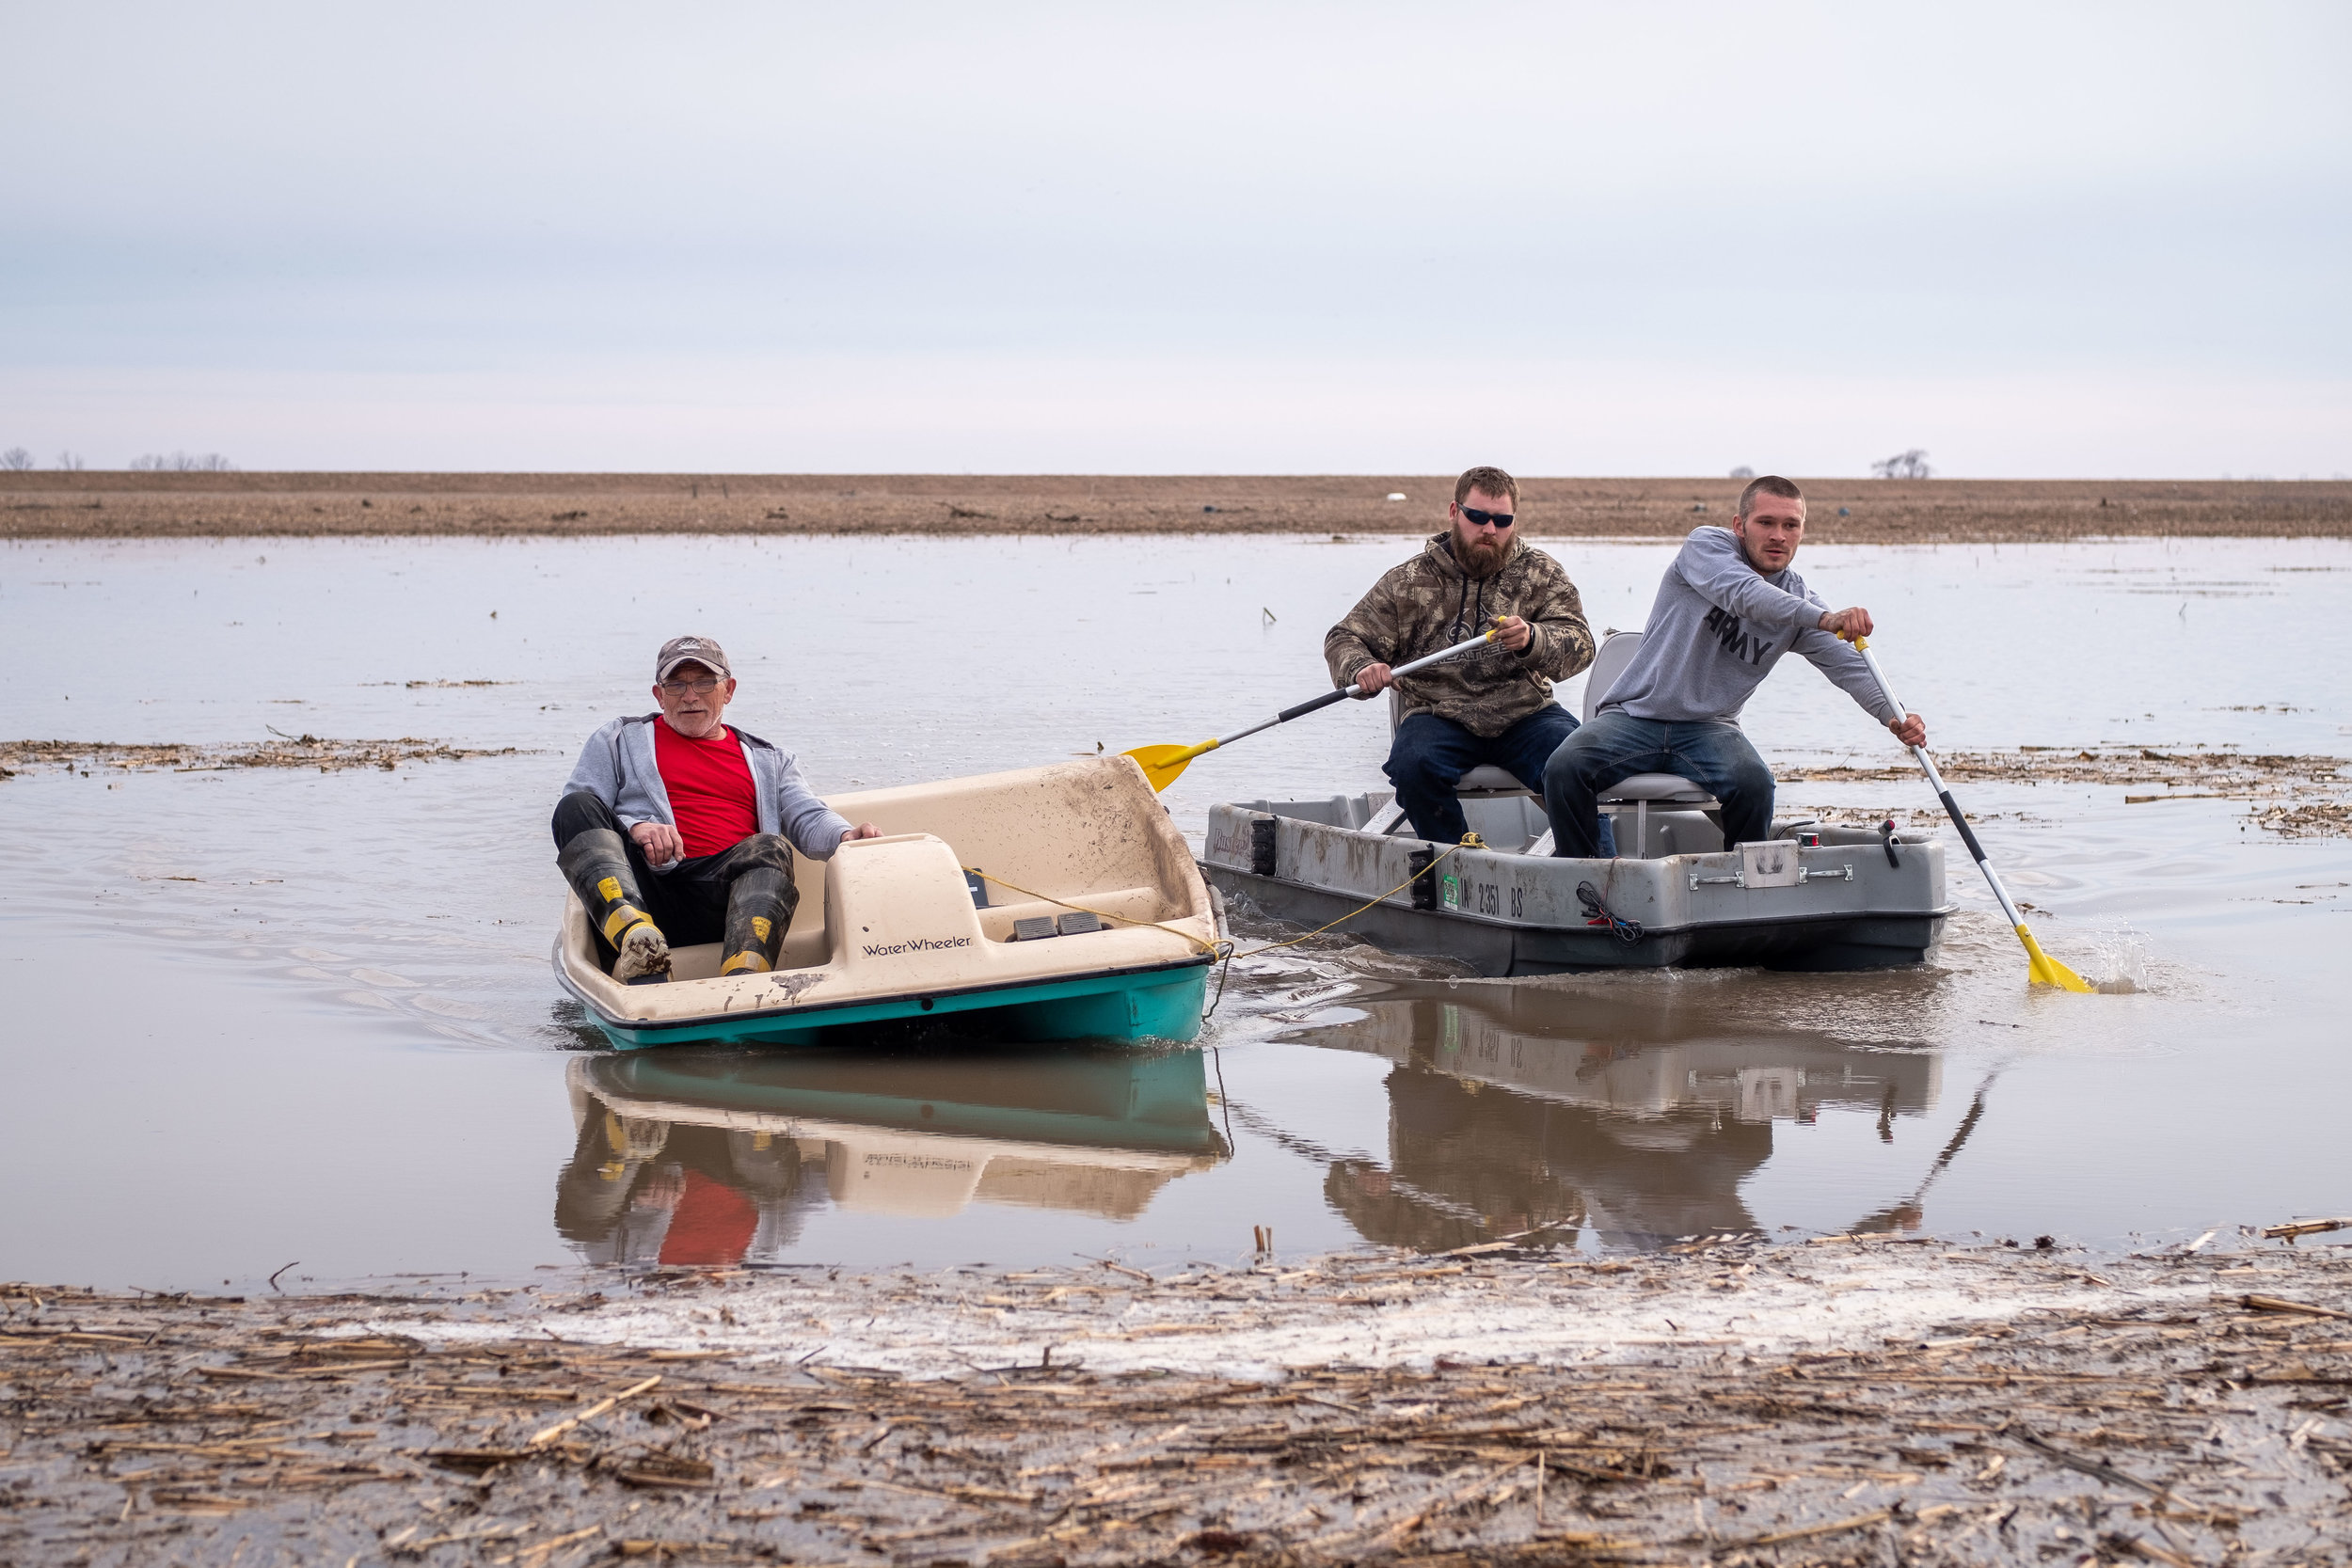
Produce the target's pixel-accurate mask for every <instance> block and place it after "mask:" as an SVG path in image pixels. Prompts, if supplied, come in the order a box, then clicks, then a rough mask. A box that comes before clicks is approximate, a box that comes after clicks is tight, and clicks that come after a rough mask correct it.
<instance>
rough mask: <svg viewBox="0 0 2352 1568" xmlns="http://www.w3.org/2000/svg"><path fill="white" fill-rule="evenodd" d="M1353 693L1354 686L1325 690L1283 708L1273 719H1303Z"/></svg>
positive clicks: (1278, 720)
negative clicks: (1294, 705)
mask: <svg viewBox="0 0 2352 1568" xmlns="http://www.w3.org/2000/svg"><path fill="white" fill-rule="evenodd" d="M1355 694H1356V689H1355V688H1354V687H1352V686H1343V687H1341V688H1339V689H1337V690H1335V691H1327V692H1325V693H1324V694H1323V695H1322V696H1320V697H1310V698H1308V699H1307V700H1306V701H1305V702H1303V703H1301V704H1299V705H1297V706H1296V707H1286V708H1284V709H1283V710H1282V711H1281V712H1279V713H1278V714H1276V715H1275V716H1274V721H1275V722H1276V723H1278V724H1287V723H1289V722H1290V721H1292V720H1294V719H1304V718H1305V717H1306V716H1307V715H1309V714H1311V713H1313V712H1316V711H1317V710H1318V709H1322V708H1327V707H1329V706H1330V705H1332V704H1333V703H1337V702H1342V701H1343V700H1345V699H1346V698H1349V697H1352V696H1354V695H1355ZM1259 711H1260V712H1263V711H1264V710H1263V708H1261V709H1260V710H1259Z"/></svg>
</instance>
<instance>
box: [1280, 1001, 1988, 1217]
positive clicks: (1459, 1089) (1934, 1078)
mask: <svg viewBox="0 0 2352 1568" xmlns="http://www.w3.org/2000/svg"><path fill="white" fill-rule="evenodd" d="M1356 1006H1360V1007H1361V1008H1362V1009H1363V1013H1364V1016H1363V1017H1362V1018H1361V1019H1360V1020H1358V1021H1353V1022H1347V1023H1344V1024H1340V1025H1334V1026H1329V1027H1324V1028H1316V1029H1310V1030H1306V1031H1302V1032H1300V1033H1298V1034H1295V1035H1293V1036H1291V1037H1292V1038H1295V1039H1299V1040H1303V1041H1305V1042H1306V1043H1310V1044H1313V1045H1318V1046H1325V1047H1330V1048H1335V1049H1339V1050H1345V1051H1356V1052H1363V1053H1371V1054H1374V1055H1378V1056H1384V1057H1387V1058H1388V1059H1389V1060H1391V1061H1392V1062H1394V1063H1396V1070H1395V1071H1393V1072H1392V1073H1391V1074H1390V1075H1389V1079H1388V1090H1389V1104H1390V1122H1389V1141H1390V1150H1389V1155H1390V1157H1389V1161H1388V1164H1385V1165H1382V1164H1378V1163H1377V1162H1370V1161H1363V1160H1347V1159H1341V1160H1335V1161H1333V1162H1332V1163H1331V1164H1330V1165H1329V1168H1328V1171H1327V1177H1326V1180H1325V1192H1326V1196H1327V1197H1328V1198H1329V1199H1330V1201H1331V1202H1332V1204H1333V1205H1334V1206H1335V1207H1337V1208H1338V1209H1339V1210H1340V1211H1341V1212H1343V1213H1344V1214H1346V1215H1347V1216H1348V1218H1349V1219H1350V1220H1351V1221H1353V1222H1354V1223H1355V1224H1356V1225H1357V1227H1359V1229H1360V1230H1361V1231H1362V1232H1363V1234H1364V1235H1365V1236H1366V1237H1367V1238H1368V1239H1370V1240H1373V1241H1377V1242H1386V1243H1393V1244H1398V1245H1406V1246H1416V1247H1424V1248H1431V1247H1448V1246H1459V1245H1463V1244H1465V1243H1472V1242H1478V1241H1485V1240H1489V1239H1492V1238H1494V1237H1497V1236H1506V1235H1514V1234H1518V1233H1520V1232H1523V1231H1528V1230H1532V1229H1534V1228H1535V1227H1547V1228H1556V1231H1557V1234H1556V1235H1555V1236H1554V1237H1553V1238H1552V1239H1553V1240H1555V1241H1557V1240H1567V1239H1571V1237H1572V1233H1574V1232H1579V1231H1590V1232H1592V1233H1594V1234H1595V1235H1596V1237H1597V1239H1599V1240H1602V1241H1606V1242H1611V1243H1634V1244H1641V1243H1655V1242H1657V1241H1659V1240H1661V1239H1663V1240H1669V1241H1671V1240H1673V1239H1675V1238H1677V1237H1681V1236H1691V1235H1700V1234H1706V1233H1710V1232H1720V1231H1743V1230H1748V1229H1752V1228H1754V1227H1755V1226H1756V1217H1755V1215H1754V1214H1752V1213H1751V1212H1750V1211H1749V1209H1748V1207H1747V1205H1746V1203H1745V1202H1744V1201H1743V1199H1742V1198H1741V1196H1740V1186H1741V1184H1742V1183H1744V1182H1745V1181H1746V1180H1748V1178H1749V1177H1750V1176H1752V1175H1753V1174H1754V1173H1755V1172H1756V1170H1757V1169H1758V1168H1759V1167H1760V1166H1762V1165H1763V1164H1764V1163H1765V1161H1766V1160H1768V1159H1769V1158H1770V1157H1771V1155H1772V1138H1773V1128H1772V1124H1773V1123H1774V1122H1776V1121H1777V1122H1798V1123H1809V1122H1812V1121H1814V1120H1815V1119H1817V1118H1818V1117H1819V1116H1820V1114H1821V1112H1822V1111H1823V1110H1825V1109H1829V1108H1833V1107H1835V1108H1844V1109H1848V1110H1851V1111H1858V1112H1864V1113H1870V1114H1874V1115H1875V1116H1876V1117H1877V1121H1878V1128H1879V1132H1880V1135H1881V1137H1882V1138H1883V1139H1885V1140H1888V1141H1891V1140H1892V1137H1893V1128H1894V1125H1895V1122H1896V1120H1897V1118H1899V1117H1923V1116H1925V1115H1926V1114H1927V1113H1929V1112H1930V1111H1931V1110H1932V1109H1933V1108H1934V1106H1935V1103H1936V1101H1937V1099H1938V1097H1939V1094H1940V1090H1941V1086H1942V1064H1941V1061H1940V1059H1939V1058H1938V1057H1937V1056H1936V1055H1935V1054H1934V1053H1930V1052H1909V1051H1905V1052H1894V1051H1881V1050H1865V1049H1859V1048H1857V1047H1854V1046H1851V1045H1848V1044H1844V1043H1841V1042H1839V1041H1837V1040H1836V1039H1833V1038H1831V1037H1827V1036H1824V1035H1820V1034H1813V1033H1808V1032H1804V1031H1801V1030H1791V1029H1778V1030H1767V1031H1759V1032H1740V1033H1734V1032H1732V1030H1731V1029H1730V1028H1729V1027H1727V1024H1728V1022H1729V1021H1728V1020H1726V1019H1724V1018H1723V1017H1721V1016H1706V1015H1704V1014H1702V1015H1700V1016H1691V1015H1692V1013H1693V1012H1694V1011H1695V1009H1692V1008H1677V1007H1673V1006H1661V1004H1660V999H1659V998H1658V997H1657V996H1656V995H1655V994H1654V993H1651V994H1645V995H1644V996H1642V997H1641V998H1639V999H1638V1000H1637V999H1618V998H1611V997H1606V996H1600V995H1596V994H1594V993H1592V992H1590V991H1579V992H1574V993H1569V992H1563V991H1556V990H1548V989H1543V988H1534V987H1519V986H1512V987H1492V988H1488V987H1480V988H1477V990H1476V991H1475V992H1472V991H1470V990H1463V991H1460V992H1454V991H1448V992H1447V993H1445V994H1443V995H1439V996H1432V995H1428V994H1425V993H1418V994H1402V995H1397V996H1389V997H1379V998H1374V999H1370V1000H1367V1001H1364V1002H1361V1003H1359V1004H1356ZM1947 1158H1948V1154H1947ZM1916 1218H1917V1215H1916V1209H1915V1204H1914V1205H1912V1206H1910V1207H1909V1208H1906V1207H1904V1206H1901V1205H1898V1206H1896V1207H1895V1208H1892V1209H1889V1210H1886V1211H1883V1212H1882V1214H1881V1215H1880V1216H1878V1219H1879V1223H1880V1225H1881V1227H1884V1228H1896V1227H1903V1226H1904V1225H1905V1224H1906V1223H1907V1222H1908V1223H1916Z"/></svg>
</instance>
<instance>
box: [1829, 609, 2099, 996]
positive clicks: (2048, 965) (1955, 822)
mask: <svg viewBox="0 0 2352 1568" xmlns="http://www.w3.org/2000/svg"><path fill="white" fill-rule="evenodd" d="M1849 641H1851V642H1852V643H1853V645H1854V651H1855V652H1856V653H1858V654H1860V655H1861V656H1862V662H1863V663H1865V664H1867V665H1868V666H1869V667H1870V678H1871V679H1873V680H1875V681H1877V682H1878V683H1879V690H1881V691H1882V692H1883V693H1885V696H1886V700H1887V702H1888V703H1890V704H1891V705H1893V706H1894V707H1895V709H1896V711H1897V712H1899V713H1900V714H1901V715H1902V716H1903V717H1904V718H1905V719H1908V718H1910V717H1911V710H1910V709H1909V708H1907V707H1904V706H1903V704H1902V699H1901V698H1899V697H1898V696H1896V695H1895V689H1894V688H1893V687H1892V686H1889V685H1888V684H1887V683H1886V672H1885V671H1883V670H1882V669H1880V668H1879V661H1878V660H1877V659H1875V658H1873V657H1870V643H1869V640H1868V639H1867V638H1862V637H1856V638H1851V639H1849ZM1911 754H1912V755H1913V756H1914V757H1915V758H1916V759H1917V760H1918V763H1919V766H1920V768H1923V769H1924V770H1925V771H1926V773H1927V775H1928V783H1929V784H1932V785H1933V786H1934V787H1935V794H1936V798H1937V799H1938V800H1942V801H1943V802H1944V810H1945V812H1946V813H1947V815H1949V816H1950V817H1951V819H1952V826H1953V827H1955V828H1958V829H1959V830H1960V841H1961V842H1962V843H1963V844H1965V845H1966V846H1968V852H1969V853H1970V854H1972V855H1974V856H1976V857H1977V869H1978V870H1979V871H1981V872H1983V873H1984V879H1985V881H1986V882H1987V883H1989V884H1990V885H1991V887H1992V889H1993V896H1994V898H1995V899H1997V900H1999V901H2000V906H2001V912H2002V913H2003V914H2005V915H2007V916H2008V917H2009V923H2010V925H2011V926H2012V927H2016V930H2017V940H2018V941H2020V942H2024V943H2025V944H2026V958H2027V959H2028V960H2029V961H2028V963H2027V965H2026V979H2027V980H2028V982H2030V983H2031V984H2033V985H2037V986H2056V987H2058V989H2059V990H2081V991H2087V990H2091V989H2092V987H2091V985H2090V981H2088V980H2085V979H2084V978H2083V977H2082V976H2081V975H2079V974H2075V973H2074V971H2073V970H2071V969H2069V968H2067V967H2066V966H2065V965H2064V964H2062V963H2060V962H2058V960H2057V959H2056V958H2052V957H2050V955H2048V954H2047V953H2044V952H2043V951H2042V944H2041V943H2040V942H2036V941H2034V940H2033V933H2032V932H2031V931H2029V930H2027V929H2026V917H2025V916H2024V915H2022V914H2020V913H2018V912H2017V905H2016V904H2015V903H2014V902H2013V901H2012V900H2011V899H2010V895H2009V889H2007V888H2005V887H2003V886H2002V885H2001V874H2000V873H1999V872H1997V871H1995V870H1994V869H1993V863H1992V862H1991V861H1989V860H1986V859H1985V858H1984V846H1983V845H1981V844H1979V843H1978V842H1977V835H1976V832H1975V830H1973V829H1971V828H1970V827H1969V826H1968V819H1967V818H1966V817H1965V816H1961V814H1960V802H1959V801H1957V800H1953V799H1952V792H1951V791H1950V790H1948V789H1947V788H1946V787H1944V777H1943V775H1942V774H1940V773H1938V772H1937V771H1936V770H1935V763H1934V760H1933V759H1932V758H1931V757H1930V756H1929V755H1928V749H1927V748H1926V747H1925V746H1914V747H1913V748H1912V749H1911Z"/></svg>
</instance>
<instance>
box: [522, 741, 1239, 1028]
mask: <svg viewBox="0 0 2352 1568" xmlns="http://www.w3.org/2000/svg"><path fill="white" fill-rule="evenodd" d="M828 803H829V804H831V805H832V806H833V807H834V809H835V810H837V811H840V812H841V813H843V814H844V815H845V816H849V817H850V818H851V819H852V820H855V821H864V822H872V823H874V824H875V825H876V826H877V827H879V828H881V829H882V834H883V836H882V837H881V838H868V839H855V840H851V841H850V842H849V843H846V844H844V845H842V847H840V848H839V849H838V850H837V851H835V852H834V856H833V858H832V859H831V860H829V861H823V862H818V861H809V860H805V859H802V858H800V857H799V856H797V855H796V856H795V857H794V860H793V867H794V876H795V879H796V881H797V883H798V885H799V887H800V889H801V900H800V905H799V907H798V908H797V909H796V910H795V911H794V912H793V915H792V922H791V925H790V926H789V927H787V930H786V933H785V936H784V938H783V945H782V948H781V950H780V951H779V953H778V956H777V959H776V967H775V968H774V969H773V970H770V971H764V972H760V973H751V972H748V971H746V972H741V973H738V974H720V973H719V961H720V957H721V955H720V951H719V944H718V943H717V942H706V943H703V944H701V945H699V946H687V947H678V948H675V949H673V950H672V953H671V970H670V974H671V978H670V982H669V983H668V984H666V985H633V986H632V985H623V984H621V983H619V982H617V981H615V980H614V979H613V978H612V975H611V974H608V973H607V972H606V970H605V967H604V962H603V960H602V959H601V958H599V952H598V947H597V941H598V939H597V937H596V933H595V932H594V931H593V930H591V929H590V927H589V925H588V913H587V911H586V910H584V909H583V908H581V906H580V899H579V898H578V897H577V896H576V895H570V894H566V895H564V914H563V919H562V925H561V927H560V929H559V932H558V935H557V938H556V944H555V972H556V977H557V979H559V980H560V981H561V982H562V983H563V986H564V990H568V991H570V992H571V993H572V994H573V995H574V996H576V997H578V998H579V999H580V1002H581V1004H582V1005H583V1006H586V1008H587V1009H588V1015H589V1017H590V1018H592V1019H593V1020H595V1022H596V1026H597V1027H598V1028H600V1029H602V1030H603V1031H604V1033H605V1034H606V1035H607V1036H609V1037H611V1038H612V1043H613V1044H615V1045H617V1046H619V1047H621V1048H622V1049H623V1050H629V1049H632V1048H634V1047H638V1046H648V1045H669V1044H673V1043H677V1042H686V1041H712V1040H745V1041H751V1042H755V1043H761V1044H774V1045H806V1044H814V1043H818V1042H820V1041H821V1040H822V1039H823V1037H824V1034H825V1032H826V1031H828V1030H834V1029H839V1028H842V1027H844V1026H847V1025H861V1024H872V1023H877V1022H886V1021H891V1020H900V1019H912V1020H936V1019H939V1018H942V1017H944V1016H946V1015H947V1014H953V1013H961V1014H978V1015H985V1016H986V1018H987V1019H989V1020H991V1021H993V1022H994V1023H995V1024H996V1025H997V1026H999V1027H1000V1028H1002V1029H1004V1030H1006V1031H1009V1033H1010V1035H1011V1037H1014V1038H1018V1039H1025V1040H1064V1039H1090V1038H1101V1039H1123V1040H1132V1039H1139V1038H1142V1037H1147V1036H1149V1037H1159V1038H1164V1039H1172V1040H1188V1039H1191V1038H1193V1037H1195V1036H1196V1035H1198V1034H1199V1033H1200V1003H1201V997H1202V994H1203V989H1204V987H1205V985H1206V983H1207V979H1208V966H1209V962H1210V948H1211V944H1212V942H1214V941H1215V939H1216V916H1215V914H1214V913H1213V912H1212V910H1211V906H1210V903H1209V893H1208V888H1207V887H1206V885H1205V884H1203V883H1202V881H1201V879H1200V868H1199V867H1198V866H1196V865H1195V864H1194V863H1193V860H1192V854H1191V851H1190V850H1189V849H1188V848H1187V847H1185V844H1184V838H1183V836H1182V835H1181V834H1179V833H1178V832H1176V830H1175V828H1174V827H1173V826H1172V825H1171V824H1170V823H1169V821H1168V813H1167V812H1166V811H1165V810H1163V809H1162V808H1161V806H1160V803H1159V800H1157V798H1155V797H1154V796H1153V795H1152V786H1151V785H1150V784H1147V783H1145V782H1144V777H1143V772H1142V769H1140V768H1137V767H1136V765H1135V764H1134V763H1133V762H1132V761H1130V760H1129V759H1127V758H1125V757H1094V758H1089V759H1087V760H1086V761H1083V762H1069V763H1058V764H1056V765H1054V766H1052V767H1049V768H1026V769H1024V770H1022V771H1019V772H1012V773H993V774H988V775H986V776H983V777H978V778H969V779H943V780H940V781H937V782H936V783H931V784H909V785H906V786H904V787H901V788H896V789H875V790H867V791H866V792H865V793H863V794H856V795H843V796H836V797H834V798H833V800H831V801H829V802H828ZM967 867H974V868H977V870H978V871H979V872H984V873H987V875H986V876H985V877H979V876H975V875H972V874H971V873H970V872H969V871H967V869H966V868H967ZM1016 884H1017V885H1016ZM1059 900H1069V902H1066V903H1065V902H1059ZM1104 916H1108V917H1109V918H1108V919H1104V918H1102V917H1104Z"/></svg>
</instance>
